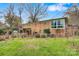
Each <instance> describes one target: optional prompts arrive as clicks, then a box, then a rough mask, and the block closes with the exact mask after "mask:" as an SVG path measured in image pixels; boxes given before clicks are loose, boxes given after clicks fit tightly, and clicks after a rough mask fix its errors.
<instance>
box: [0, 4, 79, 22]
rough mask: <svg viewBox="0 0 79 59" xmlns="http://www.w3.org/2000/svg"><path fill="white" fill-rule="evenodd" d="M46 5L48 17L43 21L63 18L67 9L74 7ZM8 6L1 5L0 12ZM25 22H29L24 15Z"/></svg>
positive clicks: (69, 5) (68, 5)
mask: <svg viewBox="0 0 79 59" xmlns="http://www.w3.org/2000/svg"><path fill="white" fill-rule="evenodd" d="M44 5H46V6H48V16H47V17H46V18H44V19H41V20H48V19H52V18H61V17H63V15H64V13H65V12H66V11H67V9H68V8H70V7H71V6H72V3H45V4H44ZM78 5H79V4H78ZM8 6H9V4H8V3H0V10H4V9H6V8H7V7H8ZM0 20H1V21H3V22H4V19H3V18H0ZM23 21H24V23H25V22H27V21H28V20H27V19H26V17H25V16H24V15H23Z"/></svg>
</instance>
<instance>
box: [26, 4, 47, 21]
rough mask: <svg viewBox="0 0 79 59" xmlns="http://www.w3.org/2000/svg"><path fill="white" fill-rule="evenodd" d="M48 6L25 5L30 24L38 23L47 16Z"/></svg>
mask: <svg viewBox="0 0 79 59" xmlns="http://www.w3.org/2000/svg"><path fill="white" fill-rule="evenodd" d="M47 8H48V7H47V6H45V5H44V4H39V3H35V4H31V3H29V4H25V12H26V13H27V14H28V15H29V17H28V18H29V22H37V21H38V20H39V19H42V18H44V17H45V16H46V15H47Z"/></svg>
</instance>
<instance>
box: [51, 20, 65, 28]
mask: <svg viewBox="0 0 79 59" xmlns="http://www.w3.org/2000/svg"><path fill="white" fill-rule="evenodd" d="M54 21H55V22H56V28H53V29H65V19H61V20H53V21H52V22H51V23H53V22H54ZM57 21H63V28H58V26H61V25H58V22H57ZM51 28H52V24H51Z"/></svg>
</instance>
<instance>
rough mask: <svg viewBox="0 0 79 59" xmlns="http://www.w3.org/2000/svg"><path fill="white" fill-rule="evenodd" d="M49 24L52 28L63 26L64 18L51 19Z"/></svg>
mask: <svg viewBox="0 0 79 59" xmlns="http://www.w3.org/2000/svg"><path fill="white" fill-rule="evenodd" d="M51 25H52V28H64V27H65V21H64V20H53V21H52V24H51Z"/></svg>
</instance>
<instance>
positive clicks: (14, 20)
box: [4, 4, 21, 30]
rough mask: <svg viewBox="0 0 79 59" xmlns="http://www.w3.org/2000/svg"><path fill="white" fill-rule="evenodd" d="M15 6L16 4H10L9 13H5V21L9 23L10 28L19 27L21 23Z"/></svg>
mask: <svg viewBox="0 0 79 59" xmlns="http://www.w3.org/2000/svg"><path fill="white" fill-rule="evenodd" d="M14 8H15V6H14V4H10V5H9V7H8V9H7V13H6V14H5V15H4V18H5V22H6V23H7V24H8V25H9V27H10V29H11V30H13V29H14V28H18V26H19V25H20V24H21V19H20V17H19V16H17V15H15V9H14Z"/></svg>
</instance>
